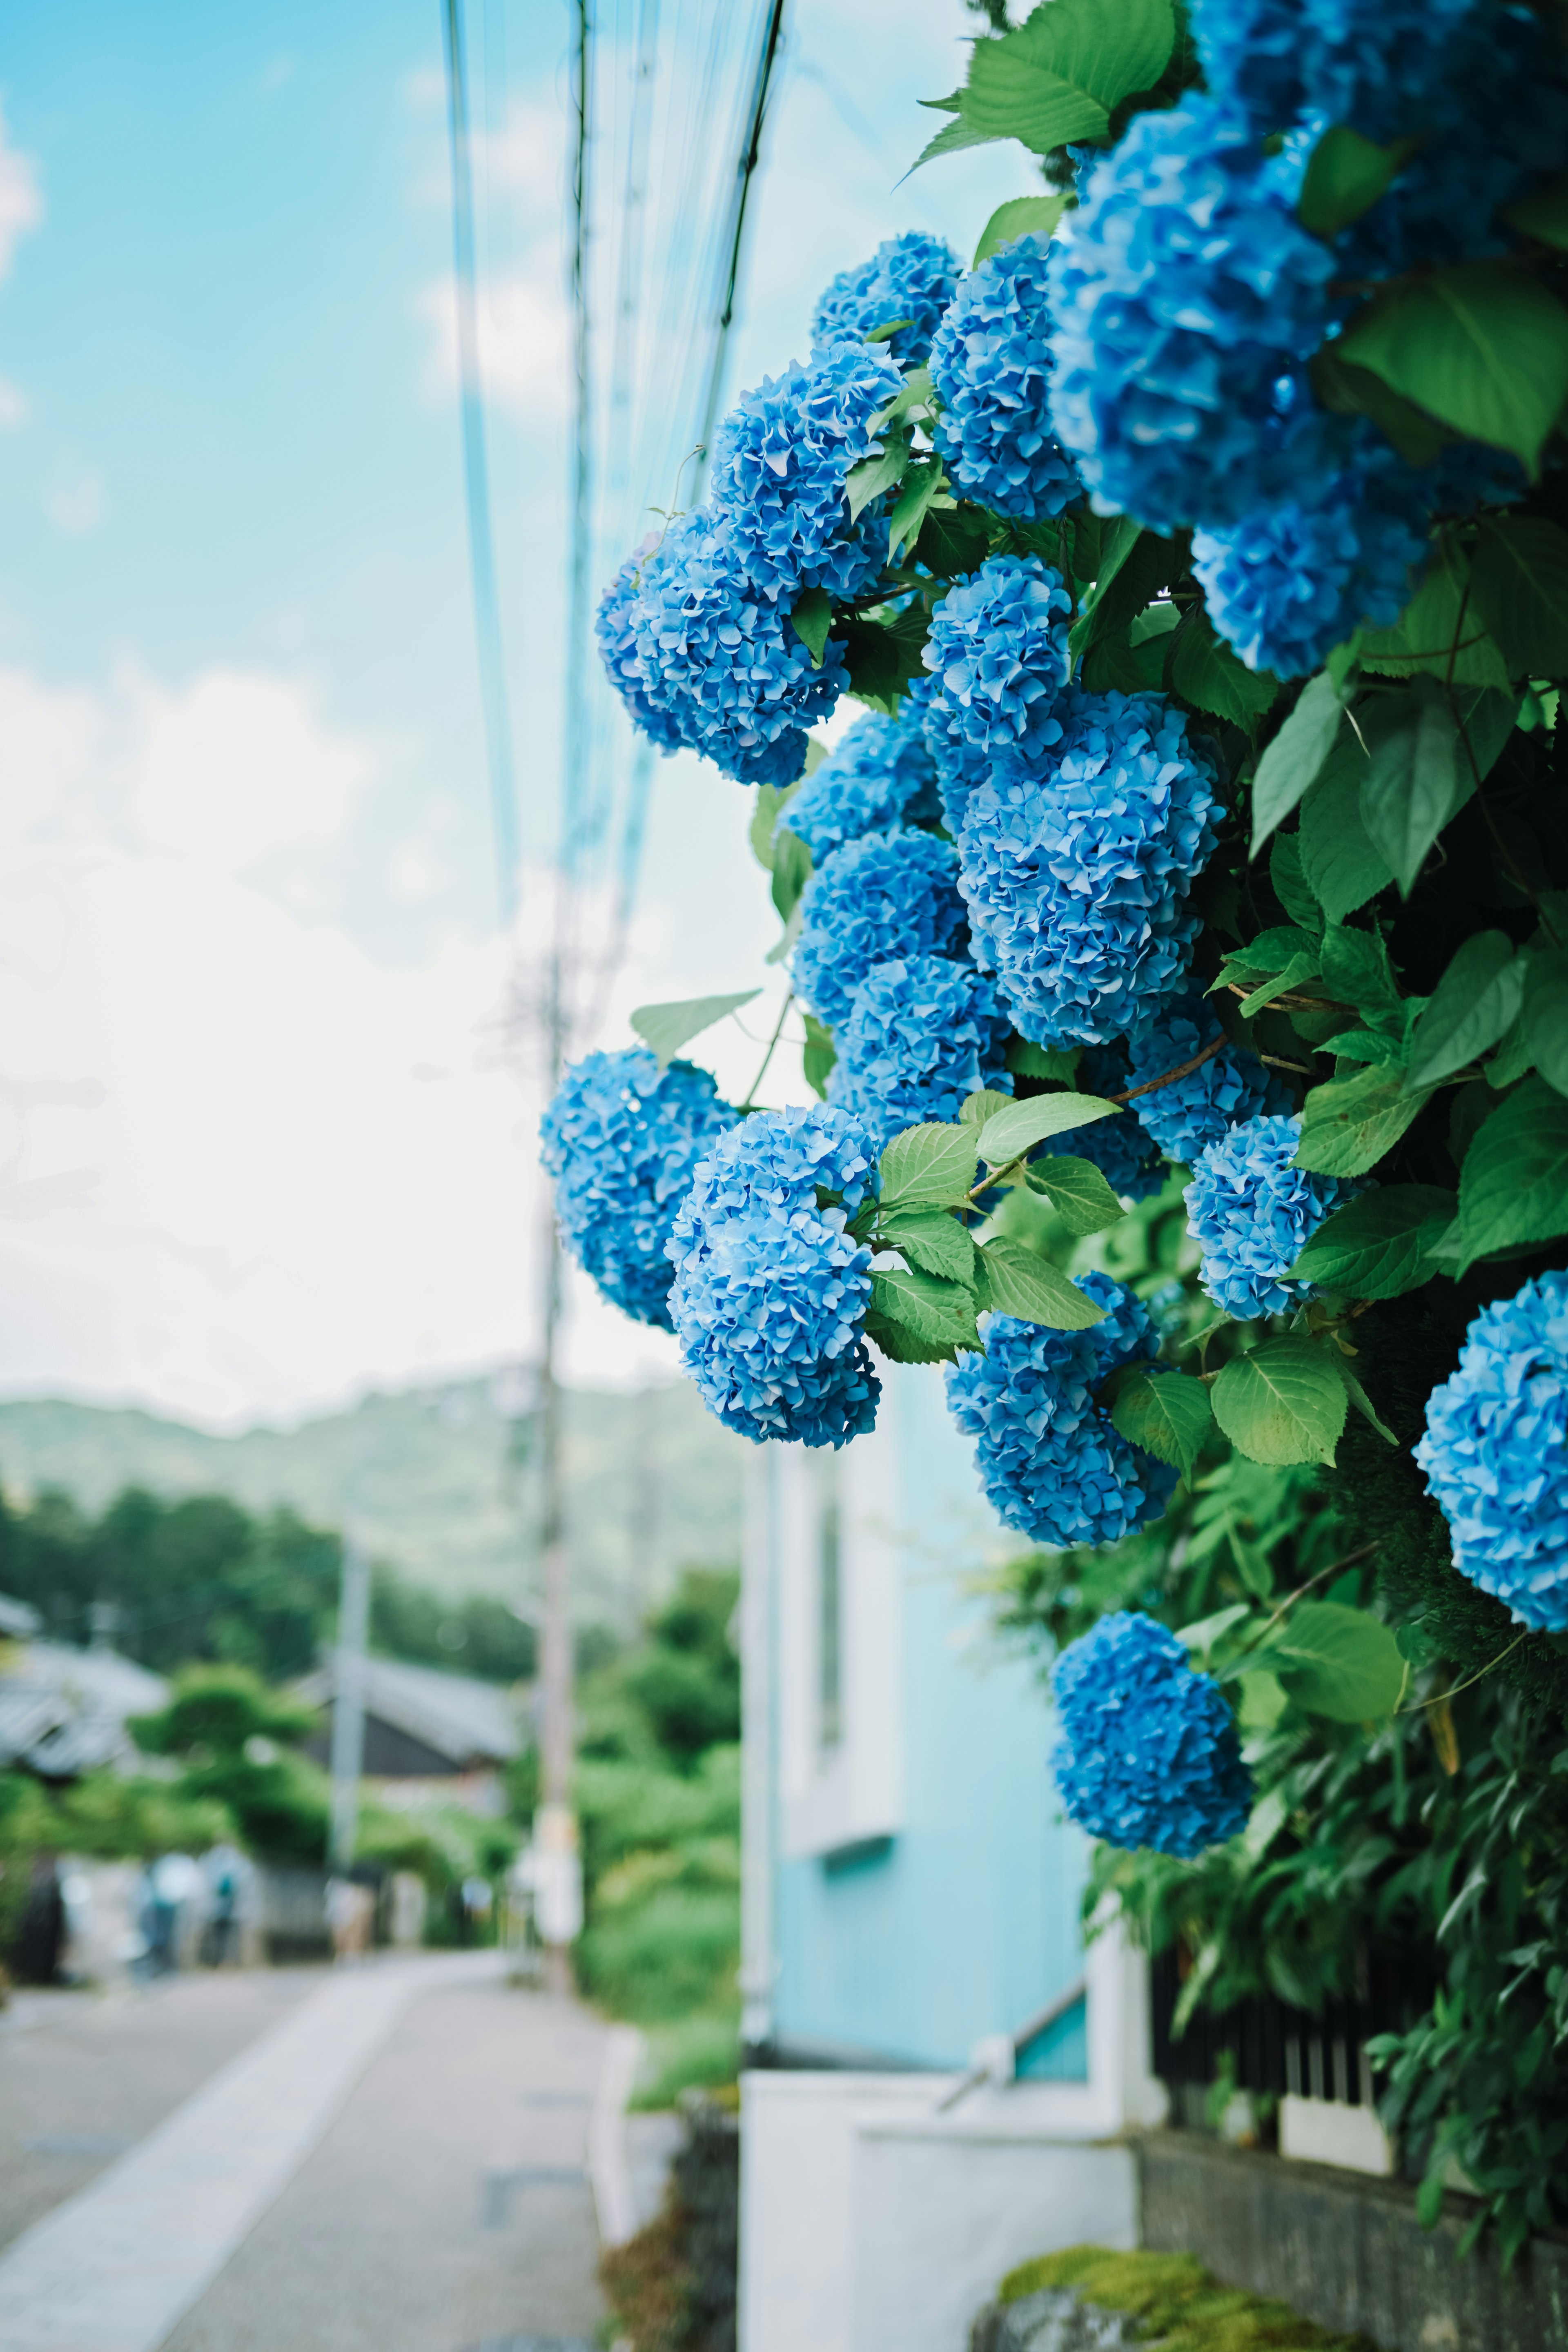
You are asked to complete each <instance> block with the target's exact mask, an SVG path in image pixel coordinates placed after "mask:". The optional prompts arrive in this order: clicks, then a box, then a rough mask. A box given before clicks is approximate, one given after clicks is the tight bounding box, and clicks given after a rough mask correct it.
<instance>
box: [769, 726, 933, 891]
mask: <svg viewBox="0 0 1568 2352" xmlns="http://www.w3.org/2000/svg"><path fill="white" fill-rule="evenodd" d="M938 813H939V803H938V801H937V795H936V762H935V761H934V760H933V759H932V758H931V753H930V751H928V750H927V749H926V742H925V738H924V736H923V735H922V733H921V727H920V715H919V713H918V712H917V711H911V710H909V709H905V710H902V711H900V714H899V716H898V718H897V719H887V718H884V717H883V715H882V713H881V712H880V711H879V710H871V711H868V712H867V714H866V716H865V718H864V719H857V720H856V721H855V724H854V726H853V727H851V728H850V729H849V730H847V733H845V734H844V735H842V736H840V738H839V740H838V741H837V743H836V744H835V745H834V747H833V749H832V751H829V753H828V755H827V757H826V760H824V761H823V762H822V764H821V765H820V767H817V768H816V769H814V770H813V772H812V773H811V774H810V775H809V776H807V778H806V779H805V782H804V783H803V784H802V785H801V787H800V790H799V791H798V792H797V793H792V794H791V796H790V799H789V801H788V803H786V805H785V807H784V810H783V811H782V813H781V814H780V817H779V824H781V825H784V826H787V827H788V829H789V831H790V832H791V833H795V834H798V835H800V838H801V839H802V841H804V842H805V845H806V847H807V848H808V849H809V850H810V852H811V862H812V864H813V865H814V866H820V865H821V864H822V862H823V860H824V859H825V858H826V856H827V855H828V853H829V852H830V851H831V850H835V849H837V848H838V847H839V846H840V845H842V844H843V843H844V842H846V841H858V840H859V838H860V836H861V835H862V834H867V833H886V832H888V831H889V829H890V828H893V827H896V826H899V825H905V824H930V823H931V822H933V821H934V819H935V818H936V816H937V814H938Z"/></svg>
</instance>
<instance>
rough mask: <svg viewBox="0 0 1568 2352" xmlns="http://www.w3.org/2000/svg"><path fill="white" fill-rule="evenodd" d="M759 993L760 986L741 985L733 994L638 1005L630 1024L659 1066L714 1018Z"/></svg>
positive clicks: (711, 1024) (728, 1011)
mask: <svg viewBox="0 0 1568 2352" xmlns="http://www.w3.org/2000/svg"><path fill="white" fill-rule="evenodd" d="M761 994H762V990H761V989H760V988H743V989H742V990H741V992H739V994H738V995H735V996H687V997H682V998H681V999H680V1000H679V1002H678V1003H673V1004H639V1005H638V1006H637V1011H636V1012H635V1013H633V1014H632V1027H633V1028H634V1029H635V1030H636V1031H637V1035H638V1036H639V1037H640V1038H641V1039H642V1041H643V1043H644V1045H648V1046H651V1048H652V1049H653V1052H654V1053H655V1054H656V1055H658V1065H659V1067H660V1069H662V1068H663V1067H664V1066H665V1065H666V1063H667V1062H668V1061H669V1060H670V1059H671V1057H672V1056H673V1055H676V1054H679V1051H680V1049H681V1047H682V1045H686V1044H687V1043H688V1042H689V1039H691V1038H693V1037H700V1035H701V1034H702V1032H703V1030H704V1029H711V1028H712V1026H713V1024H714V1023H715V1021H722V1020H723V1018H724V1016H725V1014H726V1013H735V1012H738V1011H739V1009H740V1007H741V1006H742V1004H750V1003H751V1002H752V998H753V997H754V996H760V995H761Z"/></svg>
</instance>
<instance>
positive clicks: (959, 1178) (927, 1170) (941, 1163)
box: [880, 1124, 978, 1209]
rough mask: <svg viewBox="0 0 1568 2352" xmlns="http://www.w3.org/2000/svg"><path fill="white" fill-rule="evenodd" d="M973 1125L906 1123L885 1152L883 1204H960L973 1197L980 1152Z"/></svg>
mask: <svg viewBox="0 0 1568 2352" xmlns="http://www.w3.org/2000/svg"><path fill="white" fill-rule="evenodd" d="M977 1156H978V1155H977V1151H976V1142H975V1135H974V1129H973V1128H972V1127H939V1126H937V1125H935V1124H932V1125H930V1126H926V1127H909V1128H906V1129H904V1131H903V1133H902V1134H901V1135H895V1136H894V1138H893V1139H892V1141H891V1142H890V1143H889V1146H888V1148H887V1150H885V1151H884V1152H883V1154H882V1159H881V1166H880V1174H881V1181H882V1206H883V1208H884V1209H892V1208H900V1209H914V1208H933V1209H947V1208H957V1207H959V1206H961V1205H962V1204H963V1202H965V1201H966V1200H967V1199H968V1197H969V1192H970V1187H971V1186H972V1185H973V1182H974V1163H975V1160H976V1158H977Z"/></svg>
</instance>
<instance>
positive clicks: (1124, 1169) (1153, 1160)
mask: <svg viewBox="0 0 1568 2352" xmlns="http://www.w3.org/2000/svg"><path fill="white" fill-rule="evenodd" d="M1076 1083H1077V1086H1078V1087H1079V1092H1080V1093H1081V1094H1086V1095H1100V1096H1101V1097H1104V1096H1107V1095H1119V1094H1124V1093H1125V1092H1126V1089H1127V1086H1128V1077H1127V1070H1126V1066H1125V1065H1124V1063H1123V1062H1122V1061H1121V1057H1120V1055H1117V1054H1115V1053H1112V1052H1111V1051H1110V1050H1109V1049H1108V1048H1107V1047H1105V1046H1091V1047H1090V1049H1089V1052H1088V1053H1087V1054H1085V1055H1084V1057H1083V1060H1082V1061H1081V1063H1080V1064H1079V1071H1078V1077H1077V1081H1076ZM1049 1149H1050V1150H1051V1151H1052V1152H1055V1153H1060V1154H1061V1155H1063V1156H1064V1157H1067V1158H1069V1159H1073V1160H1092V1161H1093V1162H1094V1165H1095V1166H1096V1167H1097V1168H1098V1169H1099V1171H1100V1174H1101V1175H1102V1176H1103V1177H1104V1179H1105V1181H1106V1182H1107V1183H1108V1184H1109V1185H1110V1189H1111V1191H1112V1192H1115V1193H1118V1194H1119V1195H1120V1196H1121V1199H1122V1200H1124V1201H1146V1200H1148V1199H1149V1197H1150V1195H1151V1194H1152V1193H1154V1192H1159V1190H1160V1189H1161V1187H1162V1185H1163V1183H1164V1181H1165V1163H1164V1161H1163V1160H1162V1159H1161V1157H1160V1152H1159V1149H1158V1146H1157V1145H1156V1144H1155V1143H1154V1141H1153V1139H1152V1137H1151V1136H1150V1135H1149V1134H1148V1133H1147V1132H1146V1131H1145V1129H1143V1128H1142V1126H1141V1125H1140V1123H1139V1120H1138V1118H1137V1116H1136V1114H1135V1113H1134V1112H1133V1111H1131V1109H1128V1110H1122V1111H1118V1112H1117V1114H1116V1116H1115V1118H1097V1119H1096V1120H1095V1121H1094V1123H1093V1125H1092V1126H1091V1127H1074V1128H1069V1129H1068V1132H1067V1133H1066V1134H1065V1135H1057V1136H1053V1137H1052V1139H1051V1142H1050V1146H1049Z"/></svg>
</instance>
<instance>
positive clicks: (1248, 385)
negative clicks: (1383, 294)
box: [1050, 97, 1346, 530]
mask: <svg viewBox="0 0 1568 2352" xmlns="http://www.w3.org/2000/svg"><path fill="white" fill-rule="evenodd" d="M1302 169H1303V158H1302V157H1301V156H1300V154H1299V153H1296V152H1290V153H1284V154H1279V155H1274V156H1267V155H1265V154H1263V152H1261V150H1260V148H1259V147H1258V143H1257V142H1256V141H1255V140H1254V139H1252V138H1251V137H1250V136H1249V135H1248V133H1247V130H1246V129H1245V127H1244V126H1243V125H1242V124H1241V123H1240V122H1239V121H1237V119H1236V118H1235V117H1234V116H1232V115H1229V114H1227V113H1226V112H1225V110H1223V109H1222V108H1220V107H1218V106H1216V105H1215V103H1214V101H1213V100H1209V99H1205V98H1196V97H1187V98H1185V99H1184V100H1182V102H1181V104H1180V105H1178V106H1175V107H1173V108H1172V109H1171V110H1169V112H1166V113H1150V114H1140V115H1138V116H1136V117H1135V118H1134V120H1133V121H1132V123H1131V127H1130V128H1129V130H1128V131H1127V133H1126V135H1125V137H1124V138H1123V139H1122V140H1121V142H1120V144H1119V145H1117V146H1116V147H1114V148H1112V149H1111V151H1110V153H1109V154H1108V155H1107V156H1106V157H1105V158H1104V160H1103V161H1102V162H1100V163H1098V164H1097V165H1096V166H1095V168H1094V170H1093V172H1092V173H1090V174H1089V179H1088V183H1087V187H1086V189H1085V193H1084V198H1083V202H1082V203H1081V205H1079V209H1078V210H1077V211H1076V212H1073V213H1069V214H1068V216H1067V219H1066V221H1065V222H1064V224H1063V228H1062V233H1061V236H1060V238H1059V241H1058V243H1057V244H1056V245H1055V246H1054V247H1053V248H1052V254H1051V264H1050V297H1051V310H1052V314H1053V316H1054V317H1055V320H1056V322H1057V325H1056V335H1055V339H1054V342H1053V346H1052V348H1053V352H1054V354H1055V360H1056V373H1055V375H1054V377H1053V379H1052V390H1051V415H1052V419H1053V421H1054V423H1055V425H1056V429H1057V437H1058V440H1059V441H1060V442H1061V444H1062V446H1064V448H1066V449H1068V451H1069V452H1070V453H1071V455H1072V456H1073V457H1075V458H1076V460H1077V462H1078V466H1079V471H1080V473H1081V474H1082V476H1083V478H1084V479H1085V481H1086V482H1087V483H1088V485H1089V488H1090V489H1091V491H1092V492H1093V494H1094V501H1095V504H1096V506H1097V508H1099V509H1100V511H1102V512H1106V513H1110V512H1114V511H1117V510H1120V511H1121V512H1123V513H1126V514H1131V515H1135V516H1136V517H1137V519H1138V520H1139V521H1140V522H1142V523H1146V524H1149V525H1151V526H1152V528H1154V529H1155V530H1171V529H1173V528H1174V527H1176V526H1178V525H1180V524H1184V523H1202V524H1204V525H1205V527H1206V528H1209V529H1211V530H1212V529H1215V528H1216V527H1217V526H1218V525H1220V524H1222V523H1227V522H1237V521H1239V520H1240V519H1241V517H1242V516H1243V515H1247V514H1253V513H1256V512H1257V511H1258V509H1259V508H1260V507H1263V506H1266V505H1268V504H1269V503H1271V502H1272V501H1273V500H1274V499H1278V498H1280V497H1284V496H1287V495H1289V492H1290V491H1291V490H1292V488H1294V487H1295V485H1296V484H1297V483H1298V482H1299V481H1300V479H1301V478H1302V477H1303V476H1304V475H1311V474H1314V473H1317V472H1320V471H1321V470H1323V468H1324V467H1325V464H1326V463H1327V462H1328V461H1329V459H1330V458H1331V453H1332V451H1333V449H1334V448H1335V447H1336V446H1338V444H1339V443H1340V442H1341V441H1342V439H1343V438H1344V436H1345V430H1346V423H1345V420H1344V419H1342V418H1337V417H1331V416H1329V415H1327V414H1326V413H1325V412H1324V411H1323V410H1321V409H1320V408H1319V407H1318V406H1317V405H1316V404H1315V402H1314V401H1313V398H1312V394H1311V391H1310V386H1309V383H1308V381H1307V375H1306V362H1307V361H1308V360H1309V359H1310V356H1311V354H1312V353H1313V352H1315V351H1316V349H1317V347H1318V345H1319V344H1320V343H1321V341H1322V340H1323V335H1324V331H1325V330H1326V328H1327V326H1328V324H1329V321H1330V316H1331V303H1330V297H1329V293H1328V284H1329V280H1330V279H1331V278H1332V277H1333V276H1334V275H1335V272H1336V265H1335V262H1334V258H1333V256H1332V255H1331V253H1330V251H1329V248H1328V247H1327V246H1325V245H1323V244H1321V242H1320V241H1319V239H1318V238H1316V237H1314V236H1309V235H1308V234H1307V231H1306V230H1305V229H1304V228H1302V226H1300V222H1299V221H1298V220H1297V218H1296V215H1295V209H1294V207H1295V204H1296V199H1297V196H1298V194H1300V178H1301V173H1302Z"/></svg>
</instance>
